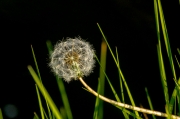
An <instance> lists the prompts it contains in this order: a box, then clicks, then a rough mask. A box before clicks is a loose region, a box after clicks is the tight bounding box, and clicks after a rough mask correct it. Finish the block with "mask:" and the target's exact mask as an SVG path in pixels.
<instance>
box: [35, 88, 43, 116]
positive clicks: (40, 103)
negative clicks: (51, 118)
mask: <svg viewBox="0 0 180 119" xmlns="http://www.w3.org/2000/svg"><path fill="white" fill-rule="evenodd" d="M35 86H36V92H37V96H38V102H39V108H40V113H41V118H42V119H44V113H43V106H42V102H41V97H40V94H39V90H38V87H37V85H35Z"/></svg>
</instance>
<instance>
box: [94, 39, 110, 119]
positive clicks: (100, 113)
mask: <svg viewBox="0 0 180 119" xmlns="http://www.w3.org/2000/svg"><path fill="white" fill-rule="evenodd" d="M106 54H107V45H106V43H105V41H104V39H103V38H102V43H101V57H100V63H101V66H102V68H100V72H99V83H98V91H97V92H98V93H99V94H101V95H104V86H105V75H104V73H103V70H104V71H105V70H106ZM95 104H96V105H95V110H96V112H95V113H94V114H96V115H97V116H96V118H97V119H103V101H102V100H99V98H98V97H97V98H96V103H95ZM97 107H98V108H97Z"/></svg>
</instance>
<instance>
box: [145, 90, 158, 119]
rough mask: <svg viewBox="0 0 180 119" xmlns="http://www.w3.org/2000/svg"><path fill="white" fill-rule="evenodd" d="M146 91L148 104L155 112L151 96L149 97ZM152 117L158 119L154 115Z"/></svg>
mask: <svg viewBox="0 0 180 119" xmlns="http://www.w3.org/2000/svg"><path fill="white" fill-rule="evenodd" d="M145 91H146V95H147V99H148V103H149V106H150V109H151V110H154V109H153V105H152V102H151V98H150V96H149V93H148V90H147V88H145ZM152 117H153V119H156V117H155V115H152Z"/></svg>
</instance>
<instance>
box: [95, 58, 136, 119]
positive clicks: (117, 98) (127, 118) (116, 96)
mask: <svg viewBox="0 0 180 119" xmlns="http://www.w3.org/2000/svg"><path fill="white" fill-rule="evenodd" d="M95 57H96V60H97V62H98V63H99V65H100V67H101V64H100V61H99V59H98V58H97V56H96V55H95ZM102 71H103V73H104V75H105V77H106V79H107V81H108V83H109V85H110V88H111V90H112V92H113V94H114V96H115V98H116V100H117V101H118V102H121V101H120V99H119V97H118V95H117V93H116V91H115V89H114V87H113V86H112V84H111V82H110V80H109V78H108V76H107V75H106V73H105V71H104V70H102ZM119 109H121V110H125V111H123V114H124V116H125V118H126V119H129V117H128V115H127V114H126V113H125V112H126V109H124V108H122V107H120V108H119ZM129 113H130V114H131V115H132V116H134V114H133V113H132V112H129ZM136 117H137V116H135V117H134V118H136Z"/></svg>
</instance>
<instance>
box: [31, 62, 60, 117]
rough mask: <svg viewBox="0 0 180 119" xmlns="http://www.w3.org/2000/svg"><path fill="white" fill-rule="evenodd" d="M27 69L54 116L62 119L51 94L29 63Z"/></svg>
mask: <svg viewBox="0 0 180 119" xmlns="http://www.w3.org/2000/svg"><path fill="white" fill-rule="evenodd" d="M28 70H29V72H30V74H31V75H32V77H33V79H34V81H35V82H36V84H37V86H38V88H39V90H40V91H41V93H42V95H43V96H44V97H46V100H47V102H48V104H49V106H50V108H51V110H52V112H53V113H54V115H55V116H56V118H57V119H62V117H61V114H60V112H59V110H58V108H57V107H56V105H55V104H54V102H53V100H52V99H51V96H50V95H49V93H48V92H47V90H46V89H45V87H44V86H43V84H42V83H41V81H40V79H39V78H38V76H37V74H36V73H35V71H34V70H33V68H32V67H31V66H30V65H29V66H28Z"/></svg>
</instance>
